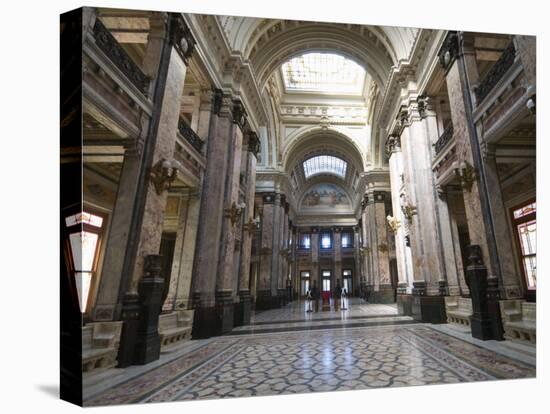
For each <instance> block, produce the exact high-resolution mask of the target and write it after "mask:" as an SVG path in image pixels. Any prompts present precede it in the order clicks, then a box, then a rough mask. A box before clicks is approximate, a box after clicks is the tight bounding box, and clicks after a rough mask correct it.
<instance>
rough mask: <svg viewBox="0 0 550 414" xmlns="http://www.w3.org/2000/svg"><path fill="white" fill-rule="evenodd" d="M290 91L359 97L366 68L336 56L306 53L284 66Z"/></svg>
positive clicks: (284, 73)
mask: <svg viewBox="0 0 550 414" xmlns="http://www.w3.org/2000/svg"><path fill="white" fill-rule="evenodd" d="M281 70H282V72H283V81H284V84H285V88H286V90H287V91H305V92H326V93H332V94H351V95H360V94H361V92H362V91H363V87H364V84H365V73H366V72H365V69H363V68H362V67H361V66H359V65H358V64H357V63H355V62H354V61H353V60H350V59H347V58H345V57H343V56H340V55H336V54H333V53H306V54H304V55H301V56H297V57H295V58H292V59H290V60H289V61H287V62H286V63H284V64H283V66H282V67H281Z"/></svg>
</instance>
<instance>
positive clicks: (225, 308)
mask: <svg viewBox="0 0 550 414" xmlns="http://www.w3.org/2000/svg"><path fill="white" fill-rule="evenodd" d="M234 311H235V307H234V306H233V298H232V294H231V292H225V291H224V292H216V314H217V319H218V324H219V326H218V331H219V334H220V335H222V334H224V333H227V332H231V330H232V329H233V319H234Z"/></svg>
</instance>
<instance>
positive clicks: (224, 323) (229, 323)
mask: <svg viewBox="0 0 550 414" xmlns="http://www.w3.org/2000/svg"><path fill="white" fill-rule="evenodd" d="M233 122H234V125H235V126H234V127H233V128H232V130H233V131H232V134H231V140H230V142H229V154H228V157H229V162H228V166H227V170H226V171H227V181H226V187H225V201H224V206H225V207H224V218H223V227H222V235H221V252H220V257H219V262H218V272H217V273H218V275H217V281H216V308H217V311H218V318H219V319H218V320H219V322H220V323H221V333H226V332H229V331H231V329H232V328H233V319H234V313H233V312H234V306H233V301H234V299H235V295H236V292H235V291H234V287H235V285H236V282H237V279H236V278H238V273H236V272H235V261H234V260H235V242H236V237H237V234H241V231H240V229H241V228H242V221H243V220H242V216H243V213H244V208H243V206H242V205H241V204H242V202H241V201H240V199H239V188H240V181H239V177H240V173H241V156H242V143H243V129H244V127H245V122H246V115H245V114H244V108H243V107H242V103H240V101H234V103H233ZM219 173H220V171H218V174H219Z"/></svg>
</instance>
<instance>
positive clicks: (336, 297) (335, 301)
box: [334, 279, 342, 312]
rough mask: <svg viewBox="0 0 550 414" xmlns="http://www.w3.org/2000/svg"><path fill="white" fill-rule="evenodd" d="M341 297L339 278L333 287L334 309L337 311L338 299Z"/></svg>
mask: <svg viewBox="0 0 550 414" xmlns="http://www.w3.org/2000/svg"><path fill="white" fill-rule="evenodd" d="M341 299H342V287H341V286H340V279H338V280H337V281H336V287H335V288H334V310H335V311H336V312H338V311H339V310H340V300H341Z"/></svg>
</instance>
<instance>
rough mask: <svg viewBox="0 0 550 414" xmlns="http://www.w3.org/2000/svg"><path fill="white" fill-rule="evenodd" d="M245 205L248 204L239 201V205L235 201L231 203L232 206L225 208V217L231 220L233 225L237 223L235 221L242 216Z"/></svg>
mask: <svg viewBox="0 0 550 414" xmlns="http://www.w3.org/2000/svg"><path fill="white" fill-rule="evenodd" d="M245 207H246V206H245V204H244V203H239V205H237V204H236V203H235V202H234V201H233V203H232V204H231V208H226V209H225V210H224V212H225V217H226V218H228V219H229V220H231V224H232V225H235V223H236V222H237V221H239V219H240V218H241V216H242V214H243V211H244V208H245Z"/></svg>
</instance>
